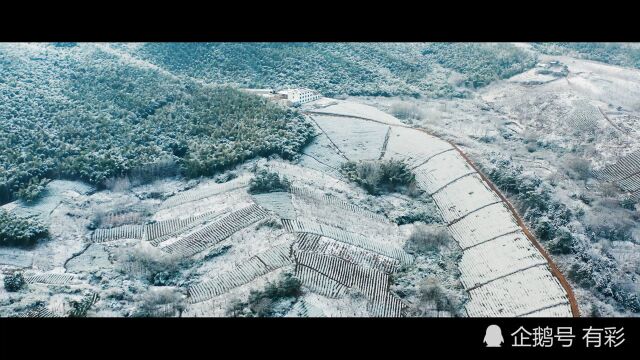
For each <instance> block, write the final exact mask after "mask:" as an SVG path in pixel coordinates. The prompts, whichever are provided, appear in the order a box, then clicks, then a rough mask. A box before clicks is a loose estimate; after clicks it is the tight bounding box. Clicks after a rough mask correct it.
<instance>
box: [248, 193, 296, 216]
mask: <svg viewBox="0 0 640 360" xmlns="http://www.w3.org/2000/svg"><path fill="white" fill-rule="evenodd" d="M251 197H252V198H253V200H254V201H255V202H256V204H258V205H260V206H262V207H263V208H265V209H267V210H271V211H273V212H274V213H276V214H278V216H280V217H281V218H283V219H295V218H296V210H295V209H294V207H293V204H292V203H291V194H290V193H287V192H272V193H266V194H256V195H252V196H251Z"/></svg>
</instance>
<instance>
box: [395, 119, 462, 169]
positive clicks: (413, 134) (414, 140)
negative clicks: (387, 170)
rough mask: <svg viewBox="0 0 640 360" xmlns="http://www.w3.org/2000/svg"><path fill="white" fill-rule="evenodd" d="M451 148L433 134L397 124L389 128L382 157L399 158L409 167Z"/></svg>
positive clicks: (451, 149)
mask: <svg viewBox="0 0 640 360" xmlns="http://www.w3.org/2000/svg"><path fill="white" fill-rule="evenodd" d="M453 150H454V148H453V146H451V144H449V143H448V142H446V141H444V140H441V139H439V138H437V137H435V136H431V135H429V134H427V133H425V132H423V131H420V130H417V129H411V128H406V127H399V126H398V127H392V128H391V133H390V134H389V140H388V142H387V148H386V151H385V153H384V157H383V159H400V160H404V161H405V162H406V163H407V164H409V165H410V166H411V167H417V166H420V165H421V164H424V163H426V162H427V161H429V160H430V159H431V157H433V156H436V155H438V154H440V153H442V152H445V151H453Z"/></svg>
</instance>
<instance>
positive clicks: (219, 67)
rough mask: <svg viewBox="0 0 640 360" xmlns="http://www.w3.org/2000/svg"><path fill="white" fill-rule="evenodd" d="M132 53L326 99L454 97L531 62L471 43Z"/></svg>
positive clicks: (508, 49) (194, 47)
mask: <svg viewBox="0 0 640 360" xmlns="http://www.w3.org/2000/svg"><path fill="white" fill-rule="evenodd" d="M136 55H137V56H139V57H142V58H144V59H146V60H148V61H150V62H152V63H155V64H157V65H159V66H162V67H165V68H167V69H170V70H171V71H173V72H175V73H180V74H184V75H188V76H191V77H195V78H198V79H204V80H207V81H210V82H214V83H230V84H237V85H239V86H245V87H258V88H260V87H275V88H277V87H286V86H304V87H309V88H312V89H315V90H318V91H320V92H322V93H323V94H325V95H327V96H336V95H342V94H346V95H354V96H358V95H373V96H393V95H409V96H427V97H460V96H464V95H465V91H464V89H461V88H460V87H458V86H456V85H458V84H457V83H460V84H464V85H467V86H473V87H478V86H483V85H486V84H488V83H489V82H491V81H493V80H496V79H502V78H506V77H509V76H512V75H515V74H517V73H519V72H522V71H525V70H527V69H529V68H531V67H533V65H534V64H535V58H533V57H532V56H531V55H529V54H528V53H526V52H524V51H522V50H521V49H518V48H517V47H515V46H514V45H512V44H475V43H474V44H449V43H436V44H410V43H395V44H386V43H319V44H318V43H305V44H293V43H195V44H189V43H179V44H163V43H150V44H145V45H143V46H142V47H140V48H139V49H138V50H137V52H136ZM452 71H454V72H456V73H458V76H454V77H453V78H457V79H458V80H455V81H452Z"/></svg>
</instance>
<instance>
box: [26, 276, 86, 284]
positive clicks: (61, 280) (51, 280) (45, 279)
mask: <svg viewBox="0 0 640 360" xmlns="http://www.w3.org/2000/svg"><path fill="white" fill-rule="evenodd" d="M24 280H25V281H26V282H27V284H35V283H39V284H49V285H67V284H73V283H77V277H76V276H75V275H73V274H66V273H44V274H37V275H29V276H25V277H24Z"/></svg>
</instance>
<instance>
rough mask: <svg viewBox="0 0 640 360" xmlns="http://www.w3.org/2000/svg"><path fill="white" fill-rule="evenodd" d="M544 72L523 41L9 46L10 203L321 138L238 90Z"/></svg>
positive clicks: (424, 86) (328, 88) (386, 89)
mask: <svg viewBox="0 0 640 360" xmlns="http://www.w3.org/2000/svg"><path fill="white" fill-rule="evenodd" d="M534 63H535V59H534V58H532V57H531V56H530V55H527V53H526V52H524V51H522V50H520V49H519V48H517V47H515V46H513V45H510V44H446V43H437V44H409V43H399V44H384V43H305V44H296V43H150V44H133V45H132V44H109V45H107V44H74V43H57V44H2V45H0V125H1V126H0V148H1V149H2V152H0V204H1V203H5V202H7V201H10V200H12V199H14V198H16V197H19V198H22V199H25V200H34V199H36V198H37V197H38V195H39V193H40V192H41V191H42V190H43V189H44V185H45V184H46V182H47V181H48V180H49V179H55V178H67V179H81V180H84V181H87V182H89V183H91V184H93V185H96V186H98V187H99V188H100V187H102V186H104V185H105V183H106V182H108V181H110V180H111V179H113V178H115V177H120V176H124V175H130V176H131V175H133V176H136V177H138V178H144V179H149V178H154V177H157V176H159V175H163V174H164V175H173V174H177V173H182V174H184V175H186V176H189V177H196V176H202V175H205V176H206V175H212V174H214V173H215V172H217V171H219V170H221V169H224V168H227V167H230V166H233V165H235V164H238V163H241V162H243V161H244V160H246V159H249V158H252V157H255V156H260V155H270V154H279V155H281V156H282V157H284V158H290V157H293V156H294V155H295V154H296V153H297V151H298V150H300V149H301V148H302V147H303V146H304V145H305V144H306V143H307V142H308V141H309V140H310V138H311V135H312V132H313V130H312V128H311V127H310V125H309V124H308V123H307V122H306V121H305V119H304V118H303V117H302V116H301V115H300V114H299V113H297V112H295V111H292V110H288V109H285V108H282V107H279V106H277V105H275V104H272V103H269V102H267V101H266V100H264V99H262V98H260V97H257V96H254V95H250V94H246V93H243V92H241V91H238V90H236V87H237V86H241V87H254V88H255V87H275V88H278V87H286V86H304V87H308V88H312V89H316V90H319V91H321V92H322V93H324V94H325V95H328V96H336V95H343V94H348V95H379V96H392V95H408V96H428V97H457V96H465V93H466V90H465V88H464V86H461V85H466V86H467V87H477V86H482V85H486V84H488V83H489V82H491V81H492V80H495V79H500V78H504V77H508V76H511V75H514V74H515V73H517V72H520V71H524V70H526V69H527V68H528V67H531V66H533V64H534ZM454 73H455V74H456V75H455V76H454V78H456V80H455V81H452V75H454ZM230 86H234V87H230Z"/></svg>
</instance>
